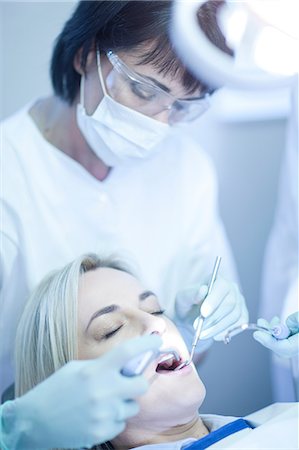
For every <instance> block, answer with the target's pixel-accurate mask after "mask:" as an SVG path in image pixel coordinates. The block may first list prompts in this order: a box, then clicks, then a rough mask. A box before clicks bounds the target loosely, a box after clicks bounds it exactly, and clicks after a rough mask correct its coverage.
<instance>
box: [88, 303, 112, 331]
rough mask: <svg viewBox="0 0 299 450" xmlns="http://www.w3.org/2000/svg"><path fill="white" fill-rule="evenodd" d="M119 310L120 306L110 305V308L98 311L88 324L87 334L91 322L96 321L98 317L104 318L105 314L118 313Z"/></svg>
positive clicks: (106, 307)
mask: <svg viewBox="0 0 299 450" xmlns="http://www.w3.org/2000/svg"><path fill="white" fill-rule="evenodd" d="M118 309H119V306H117V305H109V306H105V308H102V309H99V310H98V311H96V312H95V313H93V315H92V316H91V318H90V320H89V322H88V325H87V327H86V329H85V333H86V331H87V330H88V328H89V326H90V324H91V322H92V321H93V320H94V319H96V318H97V317H100V316H103V315H104V314H109V313H112V312H115V311H117V310H118Z"/></svg>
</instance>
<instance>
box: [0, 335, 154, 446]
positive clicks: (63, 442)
mask: <svg viewBox="0 0 299 450" xmlns="http://www.w3.org/2000/svg"><path fill="white" fill-rule="evenodd" d="M161 344H162V341H161V338H160V337H159V336H157V335H147V336H143V337H139V338H136V339H132V340H130V341H127V342H125V343H124V344H122V345H120V346H118V347H117V348H115V349H113V350H112V351H110V352H109V353H106V354H105V355H104V356H102V357H100V358H98V359H95V360H87V361H71V362H69V363H68V364H66V365H65V366H64V367H62V368H61V369H60V370H58V371H57V372H55V373H54V374H53V375H51V376H50V377H49V378H47V379H46V380H45V381H43V382H42V383H40V384H38V385H37V386H36V387H35V388H34V389H32V390H31V391H29V392H27V393H26V394H25V395H24V396H22V397H19V398H18V399H16V400H14V401H12V402H7V404H4V405H3V408H2V436H1V440H2V441H3V442H2V445H1V446H0V447H1V449H2V450H6V449H9V450H21V449H22V450H27V449H28V450H29V449H30V450H35V449H38V450H41V449H50V448H51V449H52V448H57V447H58V448H80V447H92V446H93V445H95V444H99V443H103V442H105V441H107V440H109V439H112V438H114V437H115V436H117V435H118V434H119V433H121V432H122V431H123V430H124V428H125V424H126V420H127V419H128V418H129V417H132V416H134V415H135V414H137V413H138V411H139V406H138V404H137V402H136V401H135V400H133V399H135V398H136V397H138V396H140V395H142V394H144V393H145V392H146V391H147V389H148V383H147V381H146V380H145V378H144V377H143V376H138V377H132V378H128V377H125V376H123V375H121V373H120V371H121V369H122V367H123V366H124V365H125V363H126V362H127V361H128V360H130V359H131V358H132V357H134V356H136V355H138V354H141V353H143V352H145V351H147V350H152V349H158V348H159V346H161ZM0 419H1V417H0ZM0 429H1V427H0Z"/></svg>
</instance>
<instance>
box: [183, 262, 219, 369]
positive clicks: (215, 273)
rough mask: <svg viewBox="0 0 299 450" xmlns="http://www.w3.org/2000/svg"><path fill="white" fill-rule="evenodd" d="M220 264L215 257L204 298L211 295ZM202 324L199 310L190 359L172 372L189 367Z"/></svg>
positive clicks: (202, 319)
mask: <svg viewBox="0 0 299 450" xmlns="http://www.w3.org/2000/svg"><path fill="white" fill-rule="evenodd" d="M220 262H221V256H217V258H216V261H215V264H214V269H213V273H212V276H211V280H210V283H209V286H208V292H207V295H206V297H205V298H207V296H208V295H209V294H210V293H211V291H212V289H213V285H214V283H215V280H216V277H217V274H218V269H219V266H220ZM203 322H204V318H203V316H202V315H201V313H200V310H199V318H198V322H197V326H196V331H195V334H194V338H193V342H192V349H191V354H190V358H189V359H187V361H184V362H182V364H180V365H179V366H178V367H176V369H174V370H180V369H182V368H183V367H186V366H189V364H191V362H192V360H193V357H194V353H195V349H196V346H197V343H198V341H199V338H200V334H201V330H202V327H203Z"/></svg>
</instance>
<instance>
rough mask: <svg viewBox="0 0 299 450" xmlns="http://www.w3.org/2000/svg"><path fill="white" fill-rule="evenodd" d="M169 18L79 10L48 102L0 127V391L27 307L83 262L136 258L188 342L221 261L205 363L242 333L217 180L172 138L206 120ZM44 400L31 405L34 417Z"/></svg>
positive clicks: (116, 8)
mask: <svg viewBox="0 0 299 450" xmlns="http://www.w3.org/2000/svg"><path fill="white" fill-rule="evenodd" d="M217 5H219V2H218V1H211V2H208V3H207V4H206V5H205V7H204V8H202V9H201V12H200V15H199V20H200V21H204V22H205V23H206V25H207V28H208V29H209V30H211V33H210V35H211V36H210V38H211V39H212V40H213V41H214V42H215V44H216V45H217V46H218V47H219V48H222V49H223V50H224V51H227V52H229V51H230V50H229V49H228V48H227V47H226V44H225V42H224V39H223V36H222V34H221V32H220V30H219V28H218V27H217V25H216V20H215V14H216V9H217ZM171 7H172V4H171V2H170V1H161V2H160V1H155V2H150V1H143V2H138V1H121V2H119V1H109V2H107V1H90V2H89V1H82V2H79V4H78V6H77V8H76V9H75V11H74V13H73V15H72V17H71V18H70V19H69V20H68V21H67V22H66V24H65V26H64V28H63V30H62V32H61V34H60V36H59V37H58V39H57V41H56V45H55V48H54V52H53V57H52V62H51V79H52V84H53V89H54V95H53V96H51V97H49V98H43V99H39V100H37V101H34V102H32V103H31V104H30V105H27V106H26V107H25V108H23V109H22V110H21V111H19V112H17V113H16V114H15V115H14V116H12V117H10V118H8V119H7V120H5V121H4V122H3V123H2V125H1V128H2V148H3V149H4V152H2V154H3V155H4V154H5V159H4V160H3V167H4V170H3V181H2V190H1V199H0V201H1V205H0V207H1V213H2V221H1V225H0V226H1V230H0V232H1V246H2V253H1V261H0V268H1V274H0V283H1V286H0V288H1V292H0V311H1V316H0V335H1V347H0V366H1V373H0V391H3V390H4V389H5V388H6V387H7V386H9V385H10V384H11V383H12V382H13V363H12V356H11V355H12V353H13V352H12V349H13V346H14V337H15V330H16V327H17V323H18V319H19V317H20V314H21V312H22V310H23V306H24V302H25V299H26V297H27V294H28V293H29V291H30V290H31V289H32V288H33V287H34V286H35V285H36V284H37V283H38V282H39V280H40V279H41V278H42V277H43V276H44V275H45V274H46V273H47V272H48V271H49V270H52V269H54V268H57V267H59V266H61V265H63V264H65V263H66V262H67V261H68V260H70V259H72V258H74V257H76V256H77V255H78V254H82V253H86V252H90V251H101V253H103V251H105V250H107V252H109V253H113V251H116V250H117V251H118V252H121V253H124V254H125V255H126V257H127V258H128V256H129V255H131V256H132V258H133V259H134V260H136V261H137V264H138V265H139V266H140V267H141V268H142V269H140V272H141V273H140V277H141V279H142V280H143V282H144V283H145V284H146V285H149V286H151V287H153V288H154V289H155V291H156V293H157V295H158V296H159V298H160V299H161V302H162V306H163V307H164V308H165V309H166V311H167V313H168V315H169V316H170V317H172V318H174V319H180V320H181V321H183V323H184V325H185V326H186V328H187V329H189V330H192V329H193V328H192V325H193V320H194V318H195V315H197V314H198V307H196V308H195V312H194V308H193V307H194V304H196V305H197V304H198V302H199V301H201V300H202V299H203V298H204V296H205V294H206V288H205V284H206V280H207V276H208V275H209V273H210V272H211V269H212V266H213V262H214V259H215V256H216V255H222V257H223V265H222V268H221V272H222V273H221V274H220V276H219V277H218V278H217V280H216V282H215V284H214V288H213V291H212V293H211V294H210V295H209V296H207V298H206V300H205V304H206V308H205V311H204V314H205V317H206V320H205V327H204V332H203V333H202V338H203V339H202V341H201V342H202V345H201V347H200V348H199V350H200V351H203V350H204V349H206V348H208V346H209V345H210V343H211V341H212V339H213V338H214V339H221V336H222V335H223V334H224V333H225V331H226V330H227V329H229V328H230V327H234V326H237V325H238V324H240V323H244V322H246V321H247V318H248V314H247V308H246V305H245V301H244V298H243V297H242V295H241V294H240V291H239V289H238V288H237V286H236V284H235V283H232V282H229V281H227V280H226V279H225V278H223V277H222V276H221V275H224V276H225V277H227V278H228V279H235V278H236V276H235V271H234V264H233V261H232V257H231V253H230V249H229V245H228V242H227V239H226V236H225V232H224V229H223V225H222V223H221V221H220V218H219V213H218V205H217V185H216V179H215V173H214V169H213V167H212V164H211V162H210V160H209V158H208V157H207V155H206V154H205V153H204V152H203V151H202V150H201V149H200V148H198V145H197V144H196V142H194V141H193V140H192V139H191V138H190V136H188V127H187V125H186V127H185V132H184V133H183V132H182V131H184V129H183V128H182V131H181V132H179V130H176V127H175V125H177V124H179V123H183V122H189V121H191V120H193V119H195V118H197V117H199V116H200V115H201V114H202V113H203V112H204V111H205V110H206V109H207V106H208V98H209V95H210V94H211V92H210V90H209V87H208V86H206V85H205V84H204V83H201V82H200V81H198V80H196V79H195V78H193V76H192V75H191V74H190V73H189V72H188V71H187V70H186V69H185V67H184V66H183V65H182V64H181V62H180V61H179V60H178V58H177V57H176V56H175V54H174V53H173V50H172V47H171V44H170V41H169V39H168V26H169V23H170V20H171ZM180 128H181V127H180ZM189 285H193V287H192V288H191V289H187V290H184V288H185V287H186V286H189ZM178 292H180V295H177V293H178ZM199 292H200V294H198V293H199ZM115 358H116V356H115ZM72 376H74V377H75V375H70V376H69V377H68V378H67V380H66V379H65V378H64V377H63V376H61V378H60V379H59V380H58V379H57V380H56V381H55V383H54V382H53V385H52V386H51V389H50V390H49V392H52V395H54V390H55V386H56V389H57V390H56V397H57V398H60V399H61V398H62V397H61V392H64V390H65V388H66V386H65V383H66V384H69V383H70V385H71V379H72ZM46 382H48V381H46ZM46 382H45V383H46ZM45 392H46V388H45ZM28 395H30V393H28ZM37 397H38V396H34V393H32V397H31V400H30V403H31V402H32V403H31V405H33V407H35V406H34V405H35V402H37V400H36V399H37ZM49 401H50V399H49ZM13 404H14V402H12V403H11V404H9V405H10V407H11V408H13V406H12V405H13ZM42 404H43V408H44V409H46V410H47V401H46V400H45V401H44V402H43V403H42ZM9 405H8V406H9ZM8 406H7V407H6V408H4V414H5V413H6V412H7V411H8V410H9V408H8ZM19 406H20V408H21V402H19ZM41 408H42V407H41V404H40V403H38V402H37V403H36V409H35V417H36V418H41V420H42V417H44V416H43V415H42V413H41ZM74 411H75V410H74ZM6 418H7V417H6ZM2 419H3V420H4V423H7V422H5V420H6V419H5V417H2ZM65 420H66V415H65V414H61V417H60V421H54V422H53V426H54V425H55V424H57V423H58V422H59V423H60V424H61V427H60V428H59V429H60V430H62V434H63V435H64V433H66V432H67V430H68V427H67V426H65V427H64V425H63V424H64V421H65ZM74 423H75V422H74ZM47 426H51V424H48V425H47ZM52 432H53V433H56V436H57V439H58V438H59V432H58V431H57V430H56V431H55V429H53V430H52ZM86 433H88V431H87V432H86ZM62 442H63V440H62ZM78 442H79V441H78ZM90 442H93V441H92V440H91V441H90ZM55 445H61V444H59V443H58V442H57V443H56V444H55ZM16 448H17V447H16ZM22 448H23V447H22ZM31 448H33V447H31Z"/></svg>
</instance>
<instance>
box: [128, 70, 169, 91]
mask: <svg viewBox="0 0 299 450" xmlns="http://www.w3.org/2000/svg"><path fill="white" fill-rule="evenodd" d="M136 73H137V75H139V76H140V77H141V78H145V79H146V80H150V81H151V82H152V83H154V84H155V85H156V86H158V87H159V88H160V89H162V90H163V91H165V92H168V93H170V89H169V88H168V87H167V86H165V84H162V83H160V82H159V81H158V80H156V79H155V78H152V77H149V76H148V75H144V74H143V73H138V72H136Z"/></svg>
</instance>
